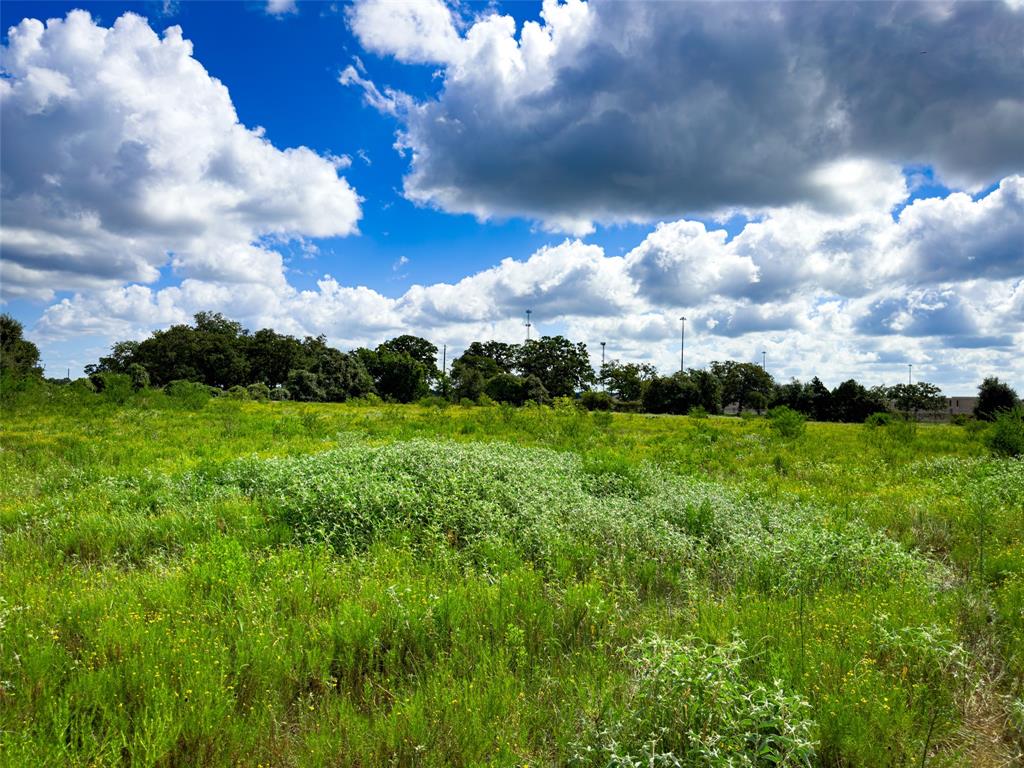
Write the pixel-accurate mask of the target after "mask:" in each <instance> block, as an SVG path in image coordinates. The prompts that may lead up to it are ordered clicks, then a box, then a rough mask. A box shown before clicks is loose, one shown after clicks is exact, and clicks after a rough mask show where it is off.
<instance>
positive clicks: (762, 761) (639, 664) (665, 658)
mask: <svg viewBox="0 0 1024 768" xmlns="http://www.w3.org/2000/svg"><path fill="white" fill-rule="evenodd" d="M747 655H748V652H747V648H746V645H745V643H744V642H743V641H742V640H734V641H732V642H731V643H728V644H726V645H721V646H711V645H708V644H706V643H704V642H702V641H700V640H696V639H693V638H690V639H683V640H667V639H664V638H661V637H658V636H650V637H646V638H643V639H641V640H639V641H638V642H637V643H635V644H634V645H633V646H632V647H631V648H630V649H628V651H627V652H626V656H627V659H628V663H629V665H630V666H631V668H632V670H633V675H632V680H631V684H630V686H629V688H628V691H627V693H626V696H625V699H624V700H622V701H620V702H619V703H618V704H617V706H615V707H613V708H612V711H610V712H605V713H602V714H601V715H600V716H599V717H598V718H597V719H596V721H595V722H591V723H585V724H584V726H583V728H584V736H583V738H582V739H581V740H580V743H579V744H578V745H577V748H576V751H575V754H574V756H573V760H572V764H573V765H578V766H614V767H615V768H641V766H643V767H645V768H646V767H647V766H650V768H683V767H684V766H686V767H689V766H693V767H694V768H697V767H698V766H700V767H701V768H741V767H749V768H762V767H763V768H768V766H773V767H775V768H797V767H798V766H810V765H811V764H812V761H813V759H814V754H815V749H814V739H813V733H814V723H813V722H812V721H811V718H810V706H809V704H808V703H807V701H805V700H804V699H802V698H801V697H800V696H798V695H794V694H792V693H789V692H787V691H786V690H785V689H784V688H783V686H782V685H781V683H780V682H779V681H774V682H773V683H772V684H771V685H762V684H754V683H751V682H750V678H749V676H748V675H747V674H746V672H745V670H744V662H745V660H746V657H747Z"/></svg>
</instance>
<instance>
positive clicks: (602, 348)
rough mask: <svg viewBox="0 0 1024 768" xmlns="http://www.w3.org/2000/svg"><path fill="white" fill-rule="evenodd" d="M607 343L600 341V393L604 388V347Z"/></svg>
mask: <svg viewBox="0 0 1024 768" xmlns="http://www.w3.org/2000/svg"><path fill="white" fill-rule="evenodd" d="M607 343H608V342H606V341H602V342H601V391H602V392H603V391H604V390H605V386H606V385H605V383H604V345H605V344H607Z"/></svg>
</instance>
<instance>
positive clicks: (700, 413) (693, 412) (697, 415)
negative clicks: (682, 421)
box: [686, 405, 708, 419]
mask: <svg viewBox="0 0 1024 768" xmlns="http://www.w3.org/2000/svg"><path fill="white" fill-rule="evenodd" d="M686 415H687V416H689V417H690V418H691V419H706V418H707V417H708V411H707V409H706V408H705V407H704V406H703V405H695V406H693V408H691V409H690V410H689V412H688V413H687V414H686Z"/></svg>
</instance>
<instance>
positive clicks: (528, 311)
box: [526, 309, 533, 341]
mask: <svg viewBox="0 0 1024 768" xmlns="http://www.w3.org/2000/svg"><path fill="white" fill-rule="evenodd" d="M532 314H533V310H532V309H528V310H526V340H527V341H529V340H530V326H532V325H533V323H531V322H530V315H532Z"/></svg>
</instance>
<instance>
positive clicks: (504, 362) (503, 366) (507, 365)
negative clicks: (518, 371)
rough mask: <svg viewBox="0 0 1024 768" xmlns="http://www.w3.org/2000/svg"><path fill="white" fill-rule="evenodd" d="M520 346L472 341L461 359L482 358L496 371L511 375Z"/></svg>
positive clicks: (498, 342) (499, 342) (500, 342)
mask: <svg viewBox="0 0 1024 768" xmlns="http://www.w3.org/2000/svg"><path fill="white" fill-rule="evenodd" d="M519 351H520V346H519V345H518V344H506V343H505V342H503V341H474V342H473V343H472V344H470V345H469V346H468V347H466V351H465V352H464V353H463V354H462V356H463V357H475V358H484V359H487V360H490V361H492V362H493V363H494V366H495V367H496V368H497V370H500V371H504V372H505V373H512V371H514V370H515V368H516V361H517V360H518V359H519Z"/></svg>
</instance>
